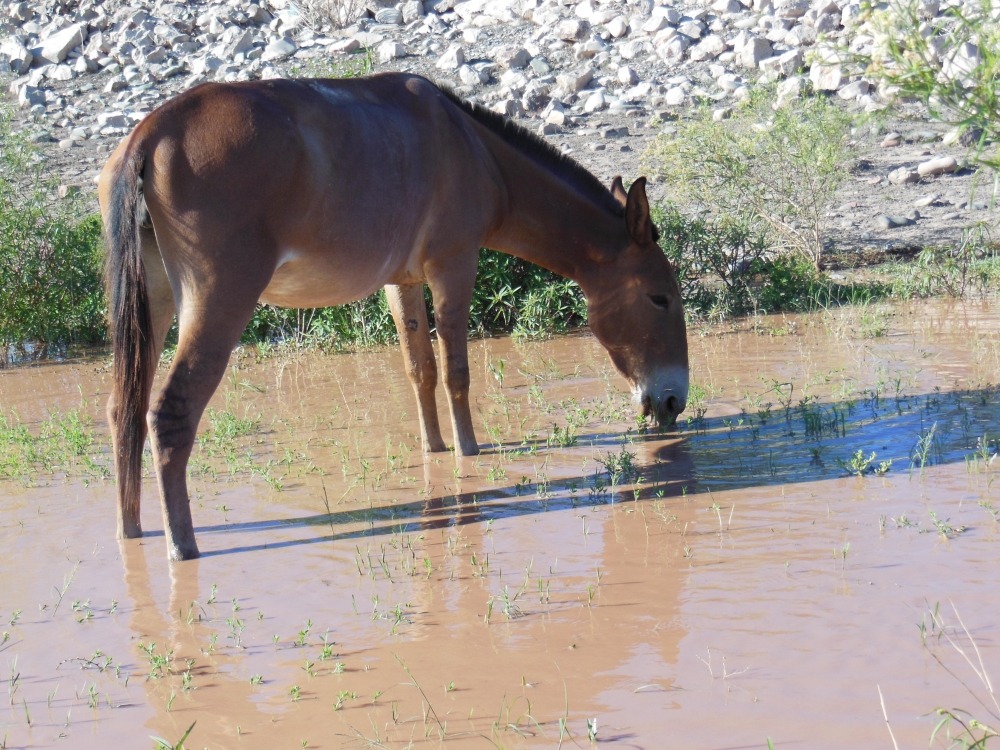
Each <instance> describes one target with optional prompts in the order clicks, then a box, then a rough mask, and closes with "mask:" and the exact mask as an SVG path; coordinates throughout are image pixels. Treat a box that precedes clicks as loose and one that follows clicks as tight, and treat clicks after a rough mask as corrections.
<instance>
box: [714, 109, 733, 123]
mask: <svg viewBox="0 0 1000 750" xmlns="http://www.w3.org/2000/svg"><path fill="white" fill-rule="evenodd" d="M732 113H733V110H732V107H722V108H721V109H713V110H712V122H722V121H723V120H727V119H729V116H730V115H731V114H732Z"/></svg>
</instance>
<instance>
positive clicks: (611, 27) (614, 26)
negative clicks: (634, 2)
mask: <svg viewBox="0 0 1000 750" xmlns="http://www.w3.org/2000/svg"><path fill="white" fill-rule="evenodd" d="M605 28H606V29H607V30H608V33H609V34H611V36H613V37H614V38H615V39H620V38H621V37H623V36H625V34H626V33H627V32H628V21H626V20H625V17H624V16H618V17H617V18H612V19H611V20H610V21H608V23H607V26H605Z"/></svg>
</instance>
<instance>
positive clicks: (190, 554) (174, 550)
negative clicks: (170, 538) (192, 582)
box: [167, 544, 201, 562]
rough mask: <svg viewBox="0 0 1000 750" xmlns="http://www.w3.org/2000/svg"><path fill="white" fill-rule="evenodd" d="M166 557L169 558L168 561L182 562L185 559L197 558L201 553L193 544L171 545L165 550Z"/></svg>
mask: <svg viewBox="0 0 1000 750" xmlns="http://www.w3.org/2000/svg"><path fill="white" fill-rule="evenodd" d="M167 557H169V558H170V562H184V561H185V560H197V559H198V558H199V557H201V553H200V552H199V551H198V546H197V545H195V544H192V545H191V546H190V547H178V546H176V545H171V546H170V547H169V548H168V550H167Z"/></svg>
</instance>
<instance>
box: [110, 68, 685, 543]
mask: <svg viewBox="0 0 1000 750" xmlns="http://www.w3.org/2000/svg"><path fill="white" fill-rule="evenodd" d="M99 192H100V198H101V206H102V211H103V214H104V219H105V226H106V227H107V233H108V238H109V242H108V244H109V249H108V274H107V276H108V279H107V281H108V292H109V308H110V319H111V330H112V339H113V344H114V354H115V369H114V388H113V393H112V398H111V401H110V402H109V406H108V415H109V419H110V421H111V424H112V425H113V427H112V439H113V443H114V450H115V464H116V472H117V478H118V509H119V517H118V533H119V535H120V536H123V537H135V536H139V535H140V534H141V533H142V531H141V526H140V523H139V491H140V482H141V466H142V463H141V451H142V444H143V442H144V440H145V435H146V429H147V420H148V427H149V430H150V433H151V437H152V448H153V464H154V468H155V470H156V475H157V480H158V483H159V488H160V495H161V498H162V501H163V514H164V520H165V526H166V538H167V549H168V553H169V555H170V557H171V558H172V559H175V560H183V559H188V558H192V557H196V556H197V555H198V547H197V545H196V543H195V538H194V527H193V525H192V520H191V510H190V506H189V502H188V496H187V484H186V476H185V475H186V467H187V461H188V457H189V455H190V452H191V448H192V445H193V443H194V439H195V433H196V430H197V427H198V421H199V419H200V418H201V414H202V412H203V410H204V408H205V406H206V404H207V403H208V400H209V398H210V397H211V395H212V393H213V392H214V390H215V388H216V387H217V386H218V384H219V381H220V380H221V378H222V375H223V373H224V372H225V368H226V364H227V362H228V360H229V356H230V353H231V351H232V349H233V347H234V346H235V345H236V344H237V342H238V341H239V338H240V335H241V334H242V332H243V329H244V328H245V326H246V324H247V322H248V321H249V320H250V317H251V315H252V314H253V310H254V306H255V305H256V304H257V301H258V300H264V301H266V302H270V303H273V304H277V305H282V306H288V307H321V306H328V305H337V304H343V303H346V302H350V301H352V300H357V299H361V298H363V297H365V296H367V295H369V294H371V293H372V292H374V291H376V290H377V289H378V288H379V287H380V286H386V285H387V291H388V297H389V301H390V307H391V309H392V313H393V318H394V320H395V322H396V327H397V330H398V331H399V335H400V340H401V342H402V349H403V355H404V358H405V360H406V365H407V371H408V373H409V375H410V380H411V382H412V383H413V387H414V390H415V391H416V394H417V400H418V407H419V416H420V423H421V438H422V441H423V447H424V450H425V451H440V450H443V449H444V442H443V441H442V439H441V432H440V428H439V426H438V422H437V411H436V407H435V404H434V390H435V387H436V383H437V372H436V369H435V364H434V352H433V348H432V344H431V338H430V332H429V330H428V324H427V313H426V309H425V307H424V301H423V299H424V298H423V284H424V283H425V282H426V283H427V284H429V285H430V288H431V292H432V294H433V296H434V305H435V323H436V327H437V335H438V339H439V345H440V348H441V356H442V359H443V364H444V382H445V390H446V392H447V394H448V404H449V407H450V411H451V418H452V425H453V428H454V433H455V449H456V452H457V453H459V454H460V455H474V454H476V453H478V450H479V449H478V446H477V444H476V439H475V434H474V431H473V427H472V416H471V412H470V409H469V395H468V394H469V367H468V355H467V351H466V336H467V329H468V318H469V306H470V302H471V297H472V289H473V285H474V283H475V277H476V268H477V259H478V251H479V248H480V247H483V246H485V247H490V248H495V249H497V250H501V251H503V252H507V253H510V254H512V255H516V256H518V257H521V258H524V259H525V260H528V261H531V262H533V263H537V264H538V265H541V266H543V267H545V268H548V269H550V270H552V271H554V272H556V273H559V274H561V275H563V276H566V277H568V278H570V279H573V280H574V281H576V282H578V283H579V284H580V287H581V288H582V290H583V292H584V293H585V294H586V296H587V303H588V314H589V319H590V327H591V329H592V331H593V332H594V335H595V336H596V337H597V339H598V340H599V341H600V342H601V343H602V344H603V345H604V346H605V348H606V349H607V350H608V352H609V354H610V355H611V359H612V361H613V362H614V364H615V366H616V367H617V368H618V370H620V371H621V373H622V374H623V375H624V376H625V378H626V379H627V380H628V381H629V382H630V384H631V385H632V388H633V391H634V393H635V395H636V398H637V401H638V402H639V404H640V405H641V407H642V409H643V411H644V412H646V413H652V414H654V415H655V416H656V417H658V418H659V419H661V420H665V421H668V422H669V421H672V420H673V419H674V418H675V417H676V415H677V414H678V413H679V412H680V411H682V410H683V408H684V405H685V401H686V398H687V384H688V361H687V343H686V340H685V328H684V312H683V309H682V306H681V299H680V292H679V289H678V286H677V281H676V279H675V277H674V274H673V272H672V270H671V269H670V266H669V264H668V263H667V261H666V259H665V258H664V255H663V253H662V252H661V251H660V249H659V247H658V246H657V244H656V235H655V229H654V227H653V224H652V221H651V220H650V216H649V205H648V203H647V200H646V193H645V180H644V179H639V180H636V182H635V183H634V184H633V185H632V187H631V189H630V190H629V191H628V193H627V194H626V192H625V190H624V188H623V187H622V183H621V180H620V179H617V178H616V179H615V181H614V183H613V184H612V186H611V189H610V190H609V189H607V188H605V187H604V186H603V185H601V184H600V183H599V182H598V181H597V180H596V179H595V178H594V177H593V176H592V175H590V174H589V173H588V172H586V171H585V170H584V169H582V168H581V167H579V166H578V165H577V164H575V163H574V162H572V161H570V160H569V159H567V158H565V157H564V156H562V155H561V154H560V153H559V152H558V151H556V150H555V149H553V148H551V147H550V146H548V145H547V144H545V142H544V141H542V140H541V139H539V138H536V137H535V136H533V135H531V134H529V133H528V132H527V131H525V130H523V129H521V128H518V127H516V126H514V125H512V124H510V123H508V122H506V121H504V120H503V119H502V118H501V117H500V116H499V115H495V114H493V113H491V112H489V111H487V110H484V109H482V108H478V107H473V106H472V105H470V104H467V103H463V102H461V101H459V100H457V99H455V98H454V97H452V96H450V95H447V94H445V93H444V92H442V91H441V90H440V89H438V88H437V87H436V86H434V85H433V84H431V83H430V82H428V81H427V80H425V79H423V78H419V77H417V76H408V75H401V74H386V75H381V76H375V77H372V78H368V79H362V80H351V81H332V80H330V81H323V80H303V81H282V80H272V81H263V82H255V83H245V84H231V85H222V84H206V85H204V86H200V87H197V88H195V89H192V90H191V91H189V92H187V93H185V94H183V95H181V96H178V97H177V98H175V99H174V100H172V101H171V102H168V103H167V104H165V105H164V106H162V107H161V108H159V109H158V110H156V111H155V112H153V113H152V114H150V115H149V117H147V118H146V119H145V120H143V121H142V123H140V124H139V125H138V126H137V127H136V129H135V130H134V131H133V133H132V134H131V135H130V136H129V137H128V138H127V139H126V140H125V141H124V142H123V143H122V144H121V146H119V148H118V149H117V150H116V151H115V153H114V154H113V155H112V157H111V159H110V160H109V161H108V164H107V165H106V166H105V168H104V172H103V173H102V175H101V182H100V186H99ZM175 313H176V314H177V318H178V324H179V341H178V346H177V353H176V355H175V357H174V361H173V364H172V365H171V367H170V371H169V374H168V375H167V377H166V380H165V382H164V384H163V389H162V391H161V392H160V394H159V395H158V396H157V398H156V399H155V400H153V402H152V403H151V404H150V391H151V389H152V379H153V372H154V370H155V368H156V362H157V359H158V356H159V353H160V351H161V349H162V347H163V342H164V339H165V338H166V335H167V331H168V330H169V329H170V326H171V323H172V321H173V317H174V314H175ZM147 409H148V414H147Z"/></svg>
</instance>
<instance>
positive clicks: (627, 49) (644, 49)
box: [618, 39, 653, 60]
mask: <svg viewBox="0 0 1000 750" xmlns="http://www.w3.org/2000/svg"><path fill="white" fill-rule="evenodd" d="M652 49H653V45H651V44H650V43H649V42H647V41H646V40H645V39H635V40H632V41H630V42H625V43H624V44H623V45H621V46H620V47H619V48H618V52H619V54H620V55H621V56H622V57H623V58H625V59H626V60H633V59H635V58H637V57H639V56H640V55H643V54H647V53H648V52H649V51H650V50H652Z"/></svg>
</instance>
